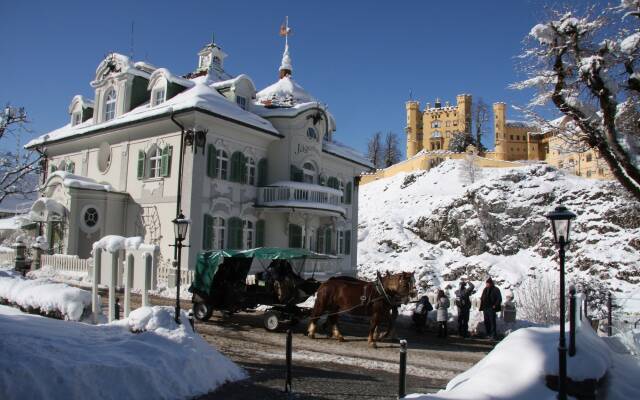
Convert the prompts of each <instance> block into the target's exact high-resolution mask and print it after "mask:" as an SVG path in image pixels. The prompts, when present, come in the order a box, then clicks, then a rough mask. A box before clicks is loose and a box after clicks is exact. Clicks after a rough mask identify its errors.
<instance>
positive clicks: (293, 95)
mask: <svg viewBox="0 0 640 400" xmlns="http://www.w3.org/2000/svg"><path fill="white" fill-rule="evenodd" d="M312 102H317V101H316V99H315V98H313V96H311V95H310V94H309V93H308V92H307V91H306V90H304V88H303V87H302V86H300V85H298V83H297V82H296V81H294V80H293V78H291V76H285V77H283V78H281V79H279V80H278V82H276V83H274V84H273V85H271V86H267V87H266V88H264V89H262V90H261V91H259V92H258V93H256V101H255V103H256V105H260V106H263V107H293V106H295V105H296V104H302V103H312Z"/></svg>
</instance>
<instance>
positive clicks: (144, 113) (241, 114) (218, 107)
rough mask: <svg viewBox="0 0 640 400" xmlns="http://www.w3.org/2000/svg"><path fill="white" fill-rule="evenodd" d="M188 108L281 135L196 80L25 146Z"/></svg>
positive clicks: (32, 141) (258, 117) (62, 129)
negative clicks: (159, 99) (154, 101)
mask: <svg viewBox="0 0 640 400" xmlns="http://www.w3.org/2000/svg"><path fill="white" fill-rule="evenodd" d="M188 109H199V110H204V111H209V112H211V113H214V114H216V116H220V117H221V118H223V119H227V120H230V121H232V122H235V123H239V124H241V125H245V126H250V127H253V128H257V129H259V130H262V131H265V132H268V133H271V134H275V135H280V134H279V132H278V131H277V130H276V129H275V128H274V127H273V125H271V123H270V122H269V121H267V120H265V119H263V118H261V117H260V116H258V115H255V114H253V113H250V112H248V111H245V110H243V109H242V108H240V106H238V105H237V104H235V103H232V102H230V101H228V100H227V99H226V98H225V97H224V96H222V95H221V94H220V93H218V91H217V90H215V89H213V88H211V87H209V86H208V85H206V84H204V83H196V84H195V85H194V86H193V87H192V88H189V89H187V90H185V91H184V92H182V93H179V94H178V95H176V96H174V97H172V98H171V99H169V100H167V101H165V102H164V103H161V104H158V105H157V106H154V107H152V106H151V105H150V104H149V103H145V104H143V105H141V106H138V107H136V108H134V109H133V110H131V111H129V112H127V113H125V114H123V115H120V116H118V117H116V118H114V119H112V120H110V121H107V122H103V123H100V124H92V120H87V121H85V122H83V123H82V124H78V125H75V126H71V124H67V125H65V126H63V127H62V128H59V129H56V130H54V131H51V132H49V133H47V134H45V135H42V136H40V137H38V138H36V139H33V140H31V141H30V142H29V143H27V145H26V146H25V147H27V148H29V147H33V146H37V145H40V144H44V143H50V142H54V141H58V140H63V139H68V138H71V137H76V136H80V135H82V134H86V133H91V132H94V131H96V130H101V129H105V128H109V127H115V126H120V125H124V124H129V123H132V122H135V121H139V120H142V119H147V118H150V117H154V116H161V115H168V114H171V113H172V112H176V111H181V110H188Z"/></svg>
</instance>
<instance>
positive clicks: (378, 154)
mask: <svg viewBox="0 0 640 400" xmlns="http://www.w3.org/2000/svg"><path fill="white" fill-rule="evenodd" d="M382 153H383V152H382V132H376V133H374V134H373V136H371V138H369V143H367V158H369V161H371V164H373V166H374V167H376V168H380V167H381V166H382Z"/></svg>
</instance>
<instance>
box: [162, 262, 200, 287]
mask: <svg viewBox="0 0 640 400" xmlns="http://www.w3.org/2000/svg"><path fill="white" fill-rule="evenodd" d="M175 273H176V269H175V268H173V267H171V266H166V265H161V266H159V267H158V283H163V284H168V283H169V276H170V275H174V274H175ZM193 273H194V271H191V270H185V269H182V270H180V275H182V276H181V279H180V286H182V287H188V286H191V283H192V282H193Z"/></svg>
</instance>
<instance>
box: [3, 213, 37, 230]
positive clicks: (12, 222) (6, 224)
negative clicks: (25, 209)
mask: <svg viewBox="0 0 640 400" xmlns="http://www.w3.org/2000/svg"><path fill="white" fill-rule="evenodd" d="M29 221H30V220H29V217H28V216H27V215H14V216H13V217H9V218H2V219H0V231H15V230H18V229H20V228H21V227H22V225H23V224H24V223H25V222H29Z"/></svg>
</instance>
